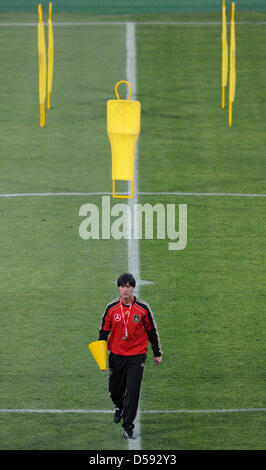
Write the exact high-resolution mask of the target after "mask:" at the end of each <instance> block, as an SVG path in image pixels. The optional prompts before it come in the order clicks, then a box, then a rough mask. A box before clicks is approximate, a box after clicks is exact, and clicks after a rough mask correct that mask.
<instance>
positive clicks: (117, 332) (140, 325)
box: [98, 296, 162, 357]
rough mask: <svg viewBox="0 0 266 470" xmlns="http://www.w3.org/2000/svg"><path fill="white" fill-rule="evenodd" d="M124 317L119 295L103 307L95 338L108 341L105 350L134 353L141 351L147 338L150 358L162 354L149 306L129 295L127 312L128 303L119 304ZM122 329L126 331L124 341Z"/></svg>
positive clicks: (132, 354)
mask: <svg viewBox="0 0 266 470" xmlns="http://www.w3.org/2000/svg"><path fill="white" fill-rule="evenodd" d="M122 309H123V313H124V316H123V315H122V312H121V304H120V297H118V298H117V299H114V300H112V302H110V303H109V304H108V305H107V306H106V309H105V312H104V314H103V317H102V323H101V329H100V332H99V338H98V339H99V340H106V341H107V338H108V336H109V334H110V337H109V340H108V349H109V351H111V352H112V353H113V354H119V355H121V356H135V355H138V354H145V353H147V350H148V341H150V343H151V347H152V350H153V354H154V357H159V356H161V354H162V351H161V343H160V337H159V333H158V330H157V326H156V323H155V320H154V317H153V313H152V311H151V308H150V306H149V305H148V304H147V303H146V302H144V301H143V300H140V299H138V298H137V297H135V296H133V301H132V306H131V310H130V313H126V312H129V306H126V305H124V304H123V303H122ZM125 322H127V324H126V325H125ZM125 328H127V331H128V337H127V339H126V340H122V338H124V337H125Z"/></svg>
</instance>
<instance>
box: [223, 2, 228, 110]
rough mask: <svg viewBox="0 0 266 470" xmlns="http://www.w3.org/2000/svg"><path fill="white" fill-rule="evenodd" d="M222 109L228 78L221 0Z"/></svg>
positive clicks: (224, 10)
mask: <svg viewBox="0 0 266 470" xmlns="http://www.w3.org/2000/svg"><path fill="white" fill-rule="evenodd" d="M222 20H223V21H222V108H224V106H225V88H226V85H227V76H228V43H227V24H226V6H225V0H223V14H222Z"/></svg>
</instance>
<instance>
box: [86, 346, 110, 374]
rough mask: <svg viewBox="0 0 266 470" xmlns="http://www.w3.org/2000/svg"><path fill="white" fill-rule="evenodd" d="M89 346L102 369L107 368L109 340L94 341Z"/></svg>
mask: <svg viewBox="0 0 266 470" xmlns="http://www.w3.org/2000/svg"><path fill="white" fill-rule="evenodd" d="M88 347H89V350H90V352H91V354H92V355H93V357H94V359H95V361H96V362H97V364H98V366H99V368H100V370H107V342H106V341H102V340H100V341H94V342H93V343H90V344H89V345H88Z"/></svg>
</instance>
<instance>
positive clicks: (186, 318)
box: [0, 10, 266, 450]
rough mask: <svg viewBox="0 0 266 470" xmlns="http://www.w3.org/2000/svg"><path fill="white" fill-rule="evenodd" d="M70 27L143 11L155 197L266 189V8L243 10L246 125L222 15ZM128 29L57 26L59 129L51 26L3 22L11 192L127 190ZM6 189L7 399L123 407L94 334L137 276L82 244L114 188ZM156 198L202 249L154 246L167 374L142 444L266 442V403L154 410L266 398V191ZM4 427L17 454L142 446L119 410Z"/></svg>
mask: <svg viewBox="0 0 266 470" xmlns="http://www.w3.org/2000/svg"><path fill="white" fill-rule="evenodd" d="M44 17H45V14H44ZM53 20H54V22H69V23H71V22H84V21H109V22H110V21H136V47H137V64H136V68H137V97H138V99H139V101H140V102H141V105H142V128H141V135H140V140H139V164H138V179H139V191H141V192H150V193H156V192H158V191H162V192H173V191H178V192H183V193H213V192H215V193H240V194H243V193H245V194H247V193H248V194H265V174H263V172H264V171H265V157H264V152H265V95H266V72H265V46H264V44H265V24H264V25H263V24H261V23H259V24H258V22H263V21H264V22H265V21H266V13H265V12H264V13H263V12H262V13H260V12H253V13H248V12H242V13H240V12H239V13H238V12H237V21H238V22H239V23H241V24H237V25H236V43H237V86H236V100H235V102H234V106H233V125H232V128H230V129H229V127H228V124H227V123H228V105H227V104H226V109H225V110H222V109H221V104H220V103H221V25H220V24H217V23H218V22H219V21H220V20H221V14H220V13H212V14H203V13H197V14H193V13H191V14H173V15H167V14H165V15H164V14H157V15H151V16H148V15H147V16H135V17H134V16H127V17H102V16H101V17H94V16H90V15H86V13H84V14H71V13H70V12H69V13H58V14H57V15H56V14H54V17H53ZM36 21H37V10H36V15H35V14H32V13H25V12H24V13H23V12H21V13H16V12H11V13H8V12H7V13H1V14H0V23H13V22H17V23H24V22H32V23H34V22H36ZM147 21H158V22H161V21H171V22H178V23H180V24H171V25H167V26H166V25H161V24H157V25H156V24H153V25H146V24H141V23H143V22H147ZM195 21H199V22H200V24H198V25H195V24H193V22H195ZM187 22H191V23H192V24H190V25H189V24H187ZM46 32H47V29H46ZM125 32H126V27H125V25H124V24H123V25H114V24H109V25H102V26H100V25H94V26H90V27H88V26H77V25H74V24H72V25H70V24H69V25H65V26H63V25H61V26H55V27H54V37H55V64H54V86H53V93H52V96H51V105H52V109H51V110H50V111H47V110H46V126H45V127H44V128H43V129H41V128H40V126H39V103H38V61H37V27H35V26H34V25H33V26H22V25H20V26H19V25H17V26H14V25H9V26H8V25H5V26H3V25H0V41H1V49H0V63H1V84H0V128H1V138H0V155H1V163H0V193H1V195H2V196H3V195H6V194H18V193H25V194H29V193H62V192H63V193H68V192H102V191H103V192H109V191H111V190H112V187H111V158H110V147H109V142H108V138H107V135H106V101H107V100H108V99H110V98H114V97H115V95H114V85H115V83H116V82H117V81H119V80H124V79H125V68H126V48H125ZM226 98H227V100H228V89H227V94H226ZM2 196H1V197H0V215H1V235H0V252H1V328H0V351H1V362H0V377H1V385H0V409H1V410H3V409H35V410H38V409H39V410H42V409H61V410H64V409H68V410H69V409H81V410H87V409H92V410H97V409H99V410H101V409H102V410H108V409H109V410H111V409H112V405H111V402H110V399H109V397H108V376H107V374H105V373H101V372H100V371H98V369H97V367H96V364H95V363H94V362H93V360H92V357H91V356H90V354H89V351H88V343H89V342H91V341H94V340H95V339H97V335H98V330H99V327H100V321H101V316H102V313H103V310H104V307H105V305H106V303H107V302H108V301H109V300H111V299H112V298H114V297H116V296H117V290H116V285H115V280H116V278H117V276H118V275H119V274H120V273H121V272H124V271H126V270H127V263H128V260H127V257H128V254H127V241H126V240H123V239H122V240H119V241H118V240H114V239H110V240H87V241H85V240H82V239H81V238H80V236H79V224H80V223H81V218H80V216H79V209H80V207H81V205H82V204H84V203H88V202H90V203H94V204H97V205H98V206H99V207H100V205H101V196H97V195H94V196H57V197H48V196H47V197H40V196H39V197H37V196H35V197H33V196H25V197H2ZM117 202H121V201H119V200H116V201H111V203H112V204H115V203H117ZM122 202H124V201H122ZM138 202H140V203H142V204H144V203H146V202H149V203H150V204H152V205H154V204H156V203H162V204H164V205H165V206H166V204H170V203H172V204H181V203H183V204H187V209H188V243H187V247H186V248H185V250H183V251H169V250H168V248H167V243H168V241H167V240H157V239H154V240H145V239H143V240H140V243H139V247H140V268H141V278H142V279H144V280H149V281H153V284H149V285H146V286H143V287H141V288H140V293H141V297H143V298H144V299H145V300H147V301H148V302H149V303H150V305H151V307H152V310H153V312H154V314H155V318H156V322H157V325H158V329H159V332H160V337H161V342H162V349H163V351H164V355H163V363H162V365H161V367H160V368H155V367H154V366H153V362H152V354H151V350H149V353H148V358H147V361H146V368H145V373H144V381H143V385H142V395H141V404H140V408H141V410H143V413H141V438H142V449H144V450H156V449H161V450H167V449H174V450H203V449H242V450H246V449H253V450H255V449H265V420H266V418H265V416H266V415H265V412H254V411H253V412H233V413H224V414H222V413H216V414H215V413H209V414H208V413H204V414H203V413H202V414H201V413H197V414H196V413H194V414H193V413H191V414H189V413H187V414H185V413H183V414H178V413H176V414H174V413H166V414H149V413H145V410H146V411H147V410H157V411H158V410H215V409H226V410H228V409H249V408H263V407H265V406H266V403H265V359H264V358H265V306H264V301H265V298H264V281H263V279H264V278H265V272H264V270H265V233H264V218H265V198H263V197H240V196H239V197H229V196H227V197H226V196H219V197H218V196H216V197H215V196H209V197H206V196H191V195H190V196H189V195H182V196H173V195H169V196H165V195H161V196H160V195H156V194H154V195H152V196H147V195H139V197H138ZM0 423H1V426H0V449H1V450H11V449H14V450H26V449H29V450H52V449H58V450H61V449H62V450H64V449H68V450H79V449H87V450H95V449H97V450H112V449H113V450H117V449H127V443H126V442H125V441H124V440H123V439H122V438H121V436H122V431H121V427H120V426H115V425H114V424H113V422H112V416H111V414H101V413H92V414H82V413H80V414H23V413H19V414H14V413H0Z"/></svg>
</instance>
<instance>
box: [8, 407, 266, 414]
mask: <svg viewBox="0 0 266 470" xmlns="http://www.w3.org/2000/svg"><path fill="white" fill-rule="evenodd" d="M265 411H266V408H228V409H226V408H221V409H209V410H208V409H206V410H141V413H143V414H204V413H205V414H208V413H261V412H265ZM0 413H2V414H8V413H14V414H19V413H21V414H23V413H24V414H31V413H32V414H68V413H69V414H71V413H73V414H94V413H95V414H97V413H103V414H113V410H97V409H91V410H86V409H32V408H2V409H0Z"/></svg>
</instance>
